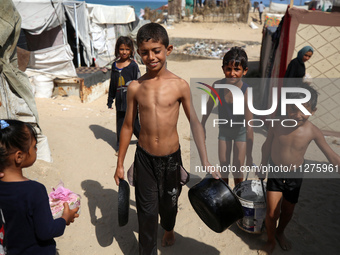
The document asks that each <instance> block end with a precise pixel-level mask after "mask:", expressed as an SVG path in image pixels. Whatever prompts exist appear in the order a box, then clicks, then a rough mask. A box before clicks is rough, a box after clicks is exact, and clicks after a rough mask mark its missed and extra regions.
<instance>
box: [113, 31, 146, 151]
mask: <svg viewBox="0 0 340 255" xmlns="http://www.w3.org/2000/svg"><path fill="white" fill-rule="evenodd" d="M133 56H134V49H133V41H132V39H131V38H130V37H127V36H120V37H119V38H118V39H117V42H116V48H115V57H116V61H115V62H114V63H113V64H112V69H111V70H112V71H111V81H110V88H109V95H108V99H107V106H108V107H109V109H112V103H113V100H114V99H115V98H116V132H117V150H118V148H119V136H120V130H121V129H122V125H123V122H124V118H125V112H126V93H127V87H128V83H129V81H132V80H137V79H138V78H139V77H140V71H139V68H138V65H137V63H136V62H135V61H134V60H133ZM139 131H140V125H139V120H138V114H137V115H136V119H135V122H134V128H133V133H134V135H135V136H136V137H137V139H138V137H139ZM116 155H118V151H117V153H116Z"/></svg>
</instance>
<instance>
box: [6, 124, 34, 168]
mask: <svg viewBox="0 0 340 255" xmlns="http://www.w3.org/2000/svg"><path fill="white" fill-rule="evenodd" d="M1 121H5V122H6V123H7V124H8V126H6V127H4V126H3V125H1V129H0V171H3V170H4V168H5V167H6V166H8V162H7V160H8V157H9V155H11V154H12V153H15V152H16V150H21V151H23V152H25V153H27V152H28V151H29V149H30V146H31V144H32V139H35V141H37V133H36V131H35V129H34V128H33V127H32V126H31V125H30V124H28V123H26V122H22V121H19V120H11V119H5V120H1Z"/></svg>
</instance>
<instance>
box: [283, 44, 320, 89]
mask: <svg viewBox="0 0 340 255" xmlns="http://www.w3.org/2000/svg"><path fill="white" fill-rule="evenodd" d="M313 52H314V50H313V48H312V47H311V46H305V47H303V48H302V49H301V50H299V52H298V54H297V57H296V58H294V59H293V60H292V61H290V63H289V65H288V67H287V70H286V73H285V76H284V78H301V80H300V79H297V80H296V81H297V82H300V83H301V81H302V78H304V77H305V76H306V66H305V63H306V62H307V61H308V60H309V59H310V58H311V57H312V56H313ZM307 76H309V75H307ZM293 81H294V80H293ZM288 82H290V83H291V81H290V80H289V79H285V85H284V86H288V85H287V84H288ZM291 86H293V87H294V84H293V85H291Z"/></svg>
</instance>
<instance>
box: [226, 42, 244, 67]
mask: <svg viewBox="0 0 340 255" xmlns="http://www.w3.org/2000/svg"><path fill="white" fill-rule="evenodd" d="M229 63H232V64H234V65H235V66H236V67H237V66H239V65H241V66H242V68H243V70H244V69H246V68H247V67H248V56H247V53H246V52H245V50H244V49H243V48H241V47H232V48H231V49H230V50H229V51H228V52H227V53H226V54H225V55H224V57H223V61H222V66H227V65H228V64H229Z"/></svg>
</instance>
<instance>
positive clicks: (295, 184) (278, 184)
mask: <svg viewBox="0 0 340 255" xmlns="http://www.w3.org/2000/svg"><path fill="white" fill-rule="evenodd" d="M302 180H303V179H302V178H299V179H289V178H275V177H274V178H273V177H271V176H270V174H269V176H268V181H267V190H268V191H280V192H282V195H283V197H284V198H285V199H286V200H287V201H288V202H290V203H292V204H296V203H297V202H298V200H299V195H300V188H301V185H302Z"/></svg>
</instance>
